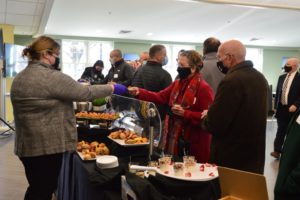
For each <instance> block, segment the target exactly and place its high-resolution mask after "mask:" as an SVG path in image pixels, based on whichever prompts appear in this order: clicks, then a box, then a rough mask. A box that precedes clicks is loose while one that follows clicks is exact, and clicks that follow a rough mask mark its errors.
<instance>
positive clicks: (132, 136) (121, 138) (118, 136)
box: [108, 129, 149, 146]
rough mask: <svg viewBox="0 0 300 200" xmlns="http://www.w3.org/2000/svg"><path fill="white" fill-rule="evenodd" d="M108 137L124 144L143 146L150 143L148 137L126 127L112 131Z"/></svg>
mask: <svg viewBox="0 0 300 200" xmlns="http://www.w3.org/2000/svg"><path fill="white" fill-rule="evenodd" d="M108 138H109V139H111V140H113V141H114V142H116V143H118V144H119V145H122V146H143V145H148V144H149V140H148V138H146V137H141V136H139V135H138V134H137V133H135V132H134V131H131V130H125V129H119V130H117V131H113V132H111V133H110V134H109V136H108Z"/></svg>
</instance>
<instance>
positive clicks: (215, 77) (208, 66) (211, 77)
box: [200, 37, 225, 94]
mask: <svg viewBox="0 0 300 200" xmlns="http://www.w3.org/2000/svg"><path fill="white" fill-rule="evenodd" d="M220 45H221V42H220V41H219V40H218V39H217V38H213V37H210V38H207V39H206V40H205V41H204V43H203V55H204V60H203V68H202V69H201V71H200V72H201V74H202V77H203V78H204V80H205V81H206V82H207V83H208V84H209V85H210V87H211V88H212V89H213V92H214V94H216V92H217V88H218V85H219V83H220V82H221V80H222V79H223V78H224V76H225V75H224V74H223V73H222V72H220V70H219V69H218V67H217V62H218V59H217V51H218V48H219V46H220Z"/></svg>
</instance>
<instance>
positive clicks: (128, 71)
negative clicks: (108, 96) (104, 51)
mask: <svg viewBox="0 0 300 200" xmlns="http://www.w3.org/2000/svg"><path fill="white" fill-rule="evenodd" d="M132 76H133V69H132V67H131V66H130V65H129V64H128V63H126V62H125V61H124V60H123V59H122V60H120V61H118V62H116V63H115V65H114V66H112V67H111V68H110V70H109V72H108V74H107V75H106V77H105V78H104V80H103V81H102V83H103V84H106V83H108V82H116V83H119V84H122V85H125V86H129V85H130V83H131V81H132Z"/></svg>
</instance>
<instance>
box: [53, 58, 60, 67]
mask: <svg viewBox="0 0 300 200" xmlns="http://www.w3.org/2000/svg"><path fill="white" fill-rule="evenodd" d="M59 61H60V60H59V57H55V62H54V64H53V65H52V66H53V67H54V69H56V70H60V69H59Z"/></svg>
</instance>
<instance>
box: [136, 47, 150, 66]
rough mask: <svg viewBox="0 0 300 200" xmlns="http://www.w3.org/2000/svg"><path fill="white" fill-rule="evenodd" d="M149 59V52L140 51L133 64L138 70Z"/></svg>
mask: <svg viewBox="0 0 300 200" xmlns="http://www.w3.org/2000/svg"><path fill="white" fill-rule="evenodd" d="M148 59H149V52H148V51H144V52H142V53H140V59H139V60H138V61H137V65H136V66H135V70H138V69H139V68H140V67H141V66H143V65H145V64H146V63H147V60H148Z"/></svg>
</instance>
